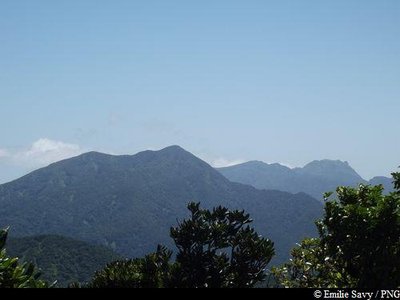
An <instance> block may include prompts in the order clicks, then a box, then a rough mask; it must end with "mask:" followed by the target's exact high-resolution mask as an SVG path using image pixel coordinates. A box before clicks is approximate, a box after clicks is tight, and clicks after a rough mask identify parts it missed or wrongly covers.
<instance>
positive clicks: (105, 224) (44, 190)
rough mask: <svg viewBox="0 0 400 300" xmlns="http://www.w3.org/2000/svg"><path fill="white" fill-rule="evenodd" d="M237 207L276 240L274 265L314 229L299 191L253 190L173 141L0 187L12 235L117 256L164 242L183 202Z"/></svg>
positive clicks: (64, 164) (312, 205) (98, 156)
mask: <svg viewBox="0 0 400 300" xmlns="http://www.w3.org/2000/svg"><path fill="white" fill-rule="evenodd" d="M191 201H196V202H201V204H202V206H203V207H205V208H212V207H215V206H219V205H224V206H227V207H229V208H231V209H240V210H241V209H244V210H246V211H247V212H248V213H250V215H251V217H252V218H253V219H254V226H255V227H256V229H257V230H258V231H259V233H260V234H262V235H264V236H266V237H268V238H270V239H272V240H273V241H274V242H275V245H276V252H277V257H276V259H275V262H276V263H279V262H282V261H284V260H286V259H287V257H288V254H289V251H290V249H291V248H292V247H293V246H294V245H295V243H297V242H298V241H300V240H301V239H302V238H304V237H307V236H313V235H315V234H316V230H315V226H314V221H315V220H316V219H318V218H319V217H320V216H321V215H322V208H323V206H322V204H321V203H320V202H319V201H317V200H315V199H314V198H312V197H311V196H308V195H307V194H305V193H296V194H290V193H287V192H281V191H266V190H258V189H256V188H254V187H251V186H248V185H244V184H240V183H234V182H231V181H229V180H228V179H227V178H225V177H224V176H223V175H221V174H220V173H219V172H218V171H217V170H215V169H214V168H212V167H211V166H210V165H208V164H207V163H205V162H204V161H202V160H200V159H199V158H197V157H195V156H194V155H192V154H191V153H189V152H187V151H185V150H184V149H182V148H180V147H178V146H172V147H168V148H165V149H163V150H161V151H144V152H141V153H138V154H136V155H132V156H129V155H123V156H112V155H107V154H102V153H97V152H90V153H86V154H83V155H80V156H78V157H75V158H71V159H67V160H64V161H60V162H57V163H54V164H52V165H50V166H48V167H46V168H43V169H40V170H37V171H34V172H32V173H30V174H28V175H26V176H24V177H22V178H20V179H18V180H15V181H13V182H10V183H7V184H3V185H0V227H7V226H11V231H10V235H11V236H12V237H24V236H33V235H62V236H66V237H70V238H73V239H77V240H81V241H86V242H89V243H92V244H97V245H103V246H107V247H109V248H112V249H113V250H115V251H116V252H117V253H118V254H120V255H122V256H125V257H138V256H143V255H145V254H147V253H149V252H151V251H154V250H155V248H156V246H157V244H164V245H167V246H170V247H172V246H173V245H172V242H171V239H170V238H169V230H170V227H171V226H173V225H176V224H177V222H178V221H181V220H183V219H184V218H186V217H187V216H188V211H187V209H186V206H187V204H188V202H191Z"/></svg>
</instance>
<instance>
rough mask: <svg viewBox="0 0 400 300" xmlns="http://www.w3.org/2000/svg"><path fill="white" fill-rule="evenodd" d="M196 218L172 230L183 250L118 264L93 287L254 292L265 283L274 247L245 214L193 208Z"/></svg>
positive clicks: (162, 249) (101, 274)
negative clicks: (250, 289) (249, 289)
mask: <svg viewBox="0 0 400 300" xmlns="http://www.w3.org/2000/svg"><path fill="white" fill-rule="evenodd" d="M188 209H189V211H190V213H191V217H190V218H189V219H187V220H184V221H183V222H182V223H179V224H178V226H177V227H174V228H171V237H172V239H173V240H174V242H175V245H176V247H177V249H178V252H177V255H176V260H175V261H174V262H171V261H170V259H171V256H172V251H169V250H168V249H166V248H165V247H161V246H159V247H158V250H157V252H155V253H153V254H150V255H148V256H146V257H145V258H143V259H135V260H128V261H118V262H115V263H112V264H110V265H108V266H107V267H106V268H105V269H104V270H102V271H100V272H97V273H96V275H95V277H94V279H93V281H92V282H91V283H90V284H89V286H90V287H144V288H146V287H174V288H238V287H242V288H250V287H253V286H254V285H255V284H257V283H259V282H261V281H262V280H264V279H265V269H266V267H267V265H268V263H269V262H270V260H271V258H272V256H273V255H274V246H273V243H272V242H271V241H270V240H268V239H264V238H262V237H261V236H259V235H258V234H257V232H256V231H255V230H254V229H253V228H251V227H250V226H249V224H250V223H252V220H251V219H250V216H249V215H248V214H245V213H244V211H230V210H228V209H227V208H224V207H217V208H214V209H213V210H212V211H209V210H204V209H200V204H195V203H191V204H189V206H188Z"/></svg>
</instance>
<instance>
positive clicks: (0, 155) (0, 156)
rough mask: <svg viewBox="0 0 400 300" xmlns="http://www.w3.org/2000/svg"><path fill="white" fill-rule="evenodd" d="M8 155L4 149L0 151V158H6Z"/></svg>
mask: <svg viewBox="0 0 400 300" xmlns="http://www.w3.org/2000/svg"><path fill="white" fill-rule="evenodd" d="M8 156H9V153H8V151H7V150H6V149H0V158H5V157H8Z"/></svg>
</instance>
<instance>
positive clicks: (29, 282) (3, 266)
mask: <svg viewBox="0 0 400 300" xmlns="http://www.w3.org/2000/svg"><path fill="white" fill-rule="evenodd" d="M7 235H8V231H7V230H1V231H0V288H46V287H49V286H48V284H47V283H46V282H44V281H42V280H39V276H40V274H39V273H37V271H36V270H35V267H34V266H33V265H32V264H27V263H24V264H21V263H19V260H18V258H12V257H9V256H8V255H7V253H6V251H5V249H4V246H5V244H6V240H7Z"/></svg>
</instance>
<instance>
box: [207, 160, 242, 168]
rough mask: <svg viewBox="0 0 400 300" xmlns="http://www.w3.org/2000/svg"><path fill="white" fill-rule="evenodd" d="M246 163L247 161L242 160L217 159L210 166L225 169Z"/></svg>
mask: <svg viewBox="0 0 400 300" xmlns="http://www.w3.org/2000/svg"><path fill="white" fill-rule="evenodd" d="M244 162H246V161H245V160H242V159H237V160H229V159H225V158H217V159H214V160H212V161H210V164H211V166H213V167H214V168H224V167H231V166H235V165H239V164H242V163H244Z"/></svg>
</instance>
